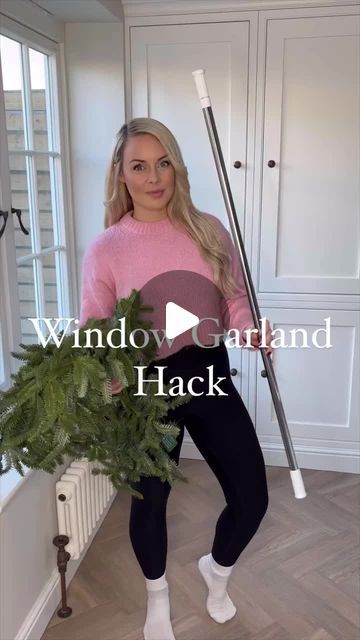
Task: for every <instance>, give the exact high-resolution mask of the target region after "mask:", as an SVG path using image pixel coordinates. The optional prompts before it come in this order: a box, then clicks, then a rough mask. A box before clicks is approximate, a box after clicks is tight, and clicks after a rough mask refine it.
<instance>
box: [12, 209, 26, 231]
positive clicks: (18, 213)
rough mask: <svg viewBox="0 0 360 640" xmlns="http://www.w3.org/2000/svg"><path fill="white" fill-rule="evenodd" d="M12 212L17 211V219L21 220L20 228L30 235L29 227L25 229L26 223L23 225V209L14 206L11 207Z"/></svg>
mask: <svg viewBox="0 0 360 640" xmlns="http://www.w3.org/2000/svg"><path fill="white" fill-rule="evenodd" d="M11 213H15V214H16V215H17V219H18V220H19V225H20V229H21V231H22V232H23V233H24V234H25V235H26V236H28V235H29V232H28V230H27V229H25V227H24V225H23V223H22V220H21V213H22V212H21V209H14V207H11Z"/></svg>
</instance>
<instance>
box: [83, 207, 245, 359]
mask: <svg viewBox="0 0 360 640" xmlns="http://www.w3.org/2000/svg"><path fill="white" fill-rule="evenodd" d="M204 215H206V216H207V217H208V218H209V219H210V220H211V221H212V222H213V224H214V225H215V226H216V228H217V230H218V233H219V235H220V236H221V238H222V239H223V242H224V243H225V246H226V247H227V249H228V251H229V253H230V255H231V257H232V274H233V276H234V278H235V281H236V282H237V285H238V288H237V292H236V295H234V296H232V297H231V298H225V299H224V298H223V297H221V301H220V302H219V301H218V300H217V298H216V295H214V292H219V289H218V288H217V287H216V286H215V285H214V279H213V272H212V268H211V266H210V265H209V263H208V262H207V261H206V260H205V259H204V258H203V256H202V255H201V253H200V250H199V248H198V246H197V245H196V243H195V242H194V241H193V240H192V239H191V238H190V237H189V236H188V235H187V233H186V232H185V231H184V230H180V229H178V228H176V227H175V225H173V224H172V222H171V221H170V219H169V218H165V219H163V220H159V221H157V222H142V221H139V220H135V219H134V218H133V217H132V211H129V212H127V213H126V214H125V215H124V216H123V217H122V218H121V220H119V221H118V222H117V223H116V224H114V225H112V226H111V227H109V228H108V229H106V230H105V231H103V232H102V233H101V234H100V235H99V236H98V237H97V238H95V240H94V241H93V242H92V243H91V244H90V246H89V247H88V249H87V250H86V252H85V256H84V260H83V267H82V287H81V312H80V324H79V326H80V327H81V326H83V325H84V324H85V323H86V321H87V320H88V319H89V318H96V319H100V318H107V317H109V316H111V315H112V313H113V311H114V308H115V304H116V301H117V300H119V299H120V298H127V297H128V296H129V295H130V293H131V290H132V289H138V290H143V291H144V293H146V292H147V294H148V296H150V298H151V299H150V298H149V299H146V297H145V298H143V299H142V302H143V304H151V305H152V306H154V312H152V313H144V314H143V315H142V316H141V317H142V318H143V319H145V320H151V321H152V323H153V324H152V327H153V328H156V329H157V330H158V335H159V342H161V346H159V349H158V352H157V356H156V359H158V358H164V357H166V356H168V355H170V354H171V353H174V352H176V351H178V350H180V349H181V348H182V347H183V346H185V345H189V344H194V340H193V338H192V333H191V329H190V330H188V331H185V332H184V333H182V334H180V335H178V336H176V338H174V339H170V338H168V339H166V338H165V334H164V330H165V305H166V301H172V302H175V303H176V304H179V305H180V306H182V307H184V308H185V309H186V310H188V311H190V312H191V313H194V314H195V315H197V316H199V318H200V319H201V318H209V317H210V318H218V319H219V325H216V324H214V322H213V321H212V320H203V321H201V322H200V324H199V325H198V327H197V336H198V340H199V341H200V342H201V344H204V345H206V344H214V338H213V337H211V336H213V335H214V334H219V333H224V332H225V333H226V331H227V330H228V329H229V328H236V329H238V330H239V332H240V336H241V339H240V344H242V345H245V340H244V337H243V335H242V332H243V331H244V330H245V329H246V328H249V327H253V326H254V322H253V318H252V313H251V309H250V305H249V301H248V298H247V293H246V288H245V284H244V280H243V276H242V270H241V266H240V262H239V259H238V256H237V253H236V250H235V246H234V244H233V241H232V238H231V235H230V233H229V232H228V231H227V229H226V228H225V227H224V225H223V224H222V222H221V221H220V220H219V219H218V218H216V216H214V215H212V214H210V213H205V214H204ZM179 270H181V271H182V274H180V272H179V273H178V274H177V273H175V274H172V273H171V272H176V271H179ZM185 272H187V274H186V273H185ZM189 272H191V273H189ZM160 274H163V276H162V279H159V278H158V279H156V280H155V281H154V282H156V283H160V284H161V283H163V285H164V287H163V288H164V291H165V292H166V294H165V293H164V295H165V298H164V299H163V300H162V301H161V304H160V302H158V298H157V296H156V300H157V302H158V304H157V305H156V304H154V302H155V296H152V295H150V291H147V289H146V286H145V285H146V283H148V282H150V281H151V279H152V278H155V276H159V275H160ZM167 274H169V275H167ZM183 274H184V275H185V278H182V275H183ZM197 274H198V275H197ZM207 285H209V286H207ZM148 286H150V287H151V284H150V285H148ZM175 287H176V290H175ZM199 292H201V293H200V294H199ZM156 293H157V292H156ZM201 294H202V295H201ZM142 340H143V338H141V336H140V337H139V338H136V339H135V342H136V344H139V345H141V344H142Z"/></svg>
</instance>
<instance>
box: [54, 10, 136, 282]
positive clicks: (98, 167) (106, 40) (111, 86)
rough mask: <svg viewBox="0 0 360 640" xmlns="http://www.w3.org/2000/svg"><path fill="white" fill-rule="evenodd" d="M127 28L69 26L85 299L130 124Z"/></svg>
mask: <svg viewBox="0 0 360 640" xmlns="http://www.w3.org/2000/svg"><path fill="white" fill-rule="evenodd" d="M123 49H124V45H123V25H122V23H120V22H118V23H102V24H94V23H86V24H78V23H76V24H75V23H73V24H67V25H65V57H66V75H67V81H68V103H69V123H70V145H71V148H70V153H71V179H72V187H73V207H74V220H75V236H76V237H75V240H76V247H77V273H78V281H79V294H80V282H81V266H82V260H83V256H84V251H85V249H86V247H87V246H88V244H89V243H90V241H91V240H92V239H93V238H95V237H96V236H97V235H99V233H101V232H102V231H103V229H104V225H103V218H104V205H103V201H104V197H105V174H106V169H107V165H108V162H109V160H110V157H111V152H112V148H113V144H114V140H115V134H116V132H117V131H118V130H119V129H120V127H121V126H122V125H123V124H124V121H125V106H124V53H123Z"/></svg>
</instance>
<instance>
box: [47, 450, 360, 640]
mask: <svg viewBox="0 0 360 640" xmlns="http://www.w3.org/2000/svg"><path fill="white" fill-rule="evenodd" d="M180 467H181V469H182V471H183V472H184V473H185V474H186V475H187V476H188V478H189V480H190V483H189V484H184V483H182V482H176V483H175V485H174V486H173V489H172V492H171V494H170V497H169V501H168V511H167V522H168V559H167V570H166V575H167V580H168V583H169V590H170V603H171V617H172V622H173V629H174V633H175V636H176V640H359V638H360V597H359V593H360V580H359V548H360V544H359V542H360V538H359V503H360V501H359V496H360V486H359V485H360V483H359V477H358V476H356V475H353V474H347V473H336V472H330V471H314V470H311V469H303V470H302V473H303V478H304V483H305V487H306V491H307V494H308V495H307V497H306V498H305V499H303V500H296V499H295V498H294V497H293V493H292V487H291V482H290V477H289V472H288V469H287V468H282V467H267V468H266V473H267V479H268V487H269V498H270V503H269V508H268V511H267V513H266V515H265V517H264V519H263V521H262V523H261V525H260V527H259V529H258V531H257V533H256V534H255V536H254V537H253V539H252V540H251V541H250V543H249V544H248V546H247V547H246V549H245V550H244V551H243V553H242V554H241V556H240V557H239V559H238V561H237V563H236V566H235V568H234V570H233V573H232V575H231V577H230V581H229V587H228V591H229V594H230V596H231V598H232V600H233V601H234V604H235V605H236V607H237V613H236V615H235V617H234V618H233V619H232V620H230V621H228V622H226V623H225V624H218V623H216V622H215V621H213V620H212V619H211V618H210V617H209V616H208V614H207V612H206V608H205V600H206V593H207V590H206V586H205V583H204V582H203V579H202V577H201V575H200V574H199V571H198V568H197V560H198V558H199V557H200V556H201V555H203V554H204V553H209V552H210V550H211V544H212V540H213V536H214V529H215V524H216V520H217V518H218V515H219V514H220V512H221V511H222V509H223V507H224V504H225V503H224V497H223V493H222V491H221V487H220V485H219V484H218V481H217V479H216V477H215V476H214V475H213V473H212V471H211V470H210V469H209V467H208V465H207V464H206V462H204V461H202V460H187V459H181V460H180ZM129 509H130V496H129V494H127V493H124V492H120V493H119V494H118V495H117V497H116V498H115V501H114V503H113V505H112V507H111V509H110V511H109V513H108V514H107V517H106V518H105V520H104V523H103V524H102V526H101V528H100V529H99V531H98V533H97V535H96V537H95V539H94V541H93V543H92V545H91V546H90V548H89V550H88V552H87V554H86V556H85V558H84V560H83V562H82V564H81V566H80V568H79V570H78V572H77V574H76V575H75V577H74V579H73V580H72V582H71V584H70V585H68V603H69V605H70V606H71V607H72V609H73V613H72V615H71V617H70V618H68V619H65V620H63V619H60V618H59V617H58V616H57V614H56V613H55V614H54V616H53V618H52V619H51V621H50V623H49V625H48V627H47V629H46V631H45V633H44V634H43V636H42V638H41V640H65V639H66V640H143V634H142V630H143V626H144V622H145V616H146V589H145V582H144V578H143V574H142V572H141V569H140V567H139V565H138V563H137V560H136V557H135V555H134V552H133V549H132V546H131V543H130V540H129V534H128V521H129Z"/></svg>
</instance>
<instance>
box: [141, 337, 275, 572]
mask: <svg viewBox="0 0 360 640" xmlns="http://www.w3.org/2000/svg"><path fill="white" fill-rule="evenodd" d="M160 365H161V366H167V369H164V384H168V383H169V382H170V378H172V377H173V376H181V377H182V378H183V380H184V391H187V388H186V384H187V382H188V380H189V379H190V378H191V377H193V376H202V377H203V378H204V379H205V382H204V383H202V382H200V381H198V380H195V381H194V385H193V390H194V392H195V393H199V392H200V391H203V392H204V393H203V395H201V396H193V397H192V398H191V400H190V401H189V402H188V403H187V404H184V405H180V406H178V407H176V408H175V409H171V410H169V412H168V414H167V415H166V416H165V420H169V421H170V420H174V421H175V422H176V423H177V424H178V426H179V427H180V432H179V435H178V441H177V445H176V447H175V448H174V449H173V450H172V451H171V452H170V453H169V456H170V457H171V458H172V459H174V460H176V462H177V463H178V462H179V457H180V449H181V445H182V441H183V437H184V426H185V427H186V428H187V430H188V432H189V434H190V436H191V438H192V440H193V442H194V443H195V445H196V447H197V448H198V450H199V451H200V453H201V454H202V456H203V457H204V459H205V460H206V462H207V463H208V465H209V467H210V468H211V469H212V471H213V472H214V474H215V476H216V477H217V478H218V480H219V482H220V485H221V488H222V490H223V493H224V496H225V499H226V506H225V508H224V510H223V511H222V512H221V514H220V516H219V518H218V521H217V524H216V529H215V537H214V541H213V545H212V555H213V557H214V559H215V560H216V562H218V563H219V564H221V565H223V566H228V567H229V566H232V565H233V564H235V562H236V560H237V559H238V557H239V555H240V553H241V552H242V550H243V549H244V548H245V547H246V546H247V544H248V543H249V541H250V540H251V538H252V537H253V536H254V534H255V533H256V531H257V529H258V527H259V525H260V522H261V520H262V518H263V517H264V515H265V512H266V510H267V507H268V500H269V499H268V491H267V482H266V472H265V463H264V458H263V454H262V450H261V448H260V444H259V441H258V438H257V435H256V432H255V428H254V425H253V423H252V420H251V418H250V416H249V413H248V411H247V409H246V407H245V405H244V403H243V401H242V399H241V397H240V395H239V393H238V391H237V389H236V387H235V386H234V384H233V382H232V379H231V374H230V367H229V358H228V352H227V348H226V346H225V343H224V342H223V341H221V342H220V345H219V346H217V347H213V348H210V349H206V348H202V347H199V346H197V345H194V344H193V345H190V346H188V347H183V348H182V349H181V350H180V351H178V352H176V353H174V354H172V355H170V356H168V357H167V358H163V359H161V360H155V361H153V362H151V363H150V365H149V367H148V368H147V370H146V376H144V377H145V378H147V377H148V375H149V374H150V373H156V374H158V370H157V369H155V368H154V367H155V366H160ZM209 365H214V367H213V369H214V382H216V381H217V377H218V376H224V377H225V378H226V379H225V380H221V382H220V383H219V385H218V387H219V388H220V389H221V390H222V391H224V392H225V393H227V394H228V395H227V396H225V395H224V396H222V395H217V392H216V391H215V395H213V396H210V395H206V393H207V392H208V388H207V381H208V378H209V369H206V367H207V366H209ZM172 384H177V381H174V382H173V383H172ZM132 486H134V487H135V488H136V489H138V490H139V491H141V493H142V494H143V496H144V499H143V500H141V499H139V498H137V497H136V496H132V497H131V512H130V521H129V533H130V540H131V544H132V546H133V549H134V552H135V555H136V558H137V560H138V562H139V564H140V567H141V569H142V571H143V574H144V576H145V577H146V578H149V579H150V580H155V579H156V578H159V577H160V576H162V575H163V574H164V573H165V569H166V557H167V527H166V506H167V500H168V497H169V493H170V490H171V485H170V484H169V483H168V482H167V481H165V482H162V481H161V480H160V478H158V477H149V476H141V479H140V481H139V482H136V483H133V485H132ZM185 486H186V487H187V490H188V491H191V483H190V482H189V484H187V485H185Z"/></svg>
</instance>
